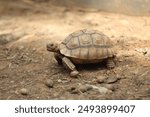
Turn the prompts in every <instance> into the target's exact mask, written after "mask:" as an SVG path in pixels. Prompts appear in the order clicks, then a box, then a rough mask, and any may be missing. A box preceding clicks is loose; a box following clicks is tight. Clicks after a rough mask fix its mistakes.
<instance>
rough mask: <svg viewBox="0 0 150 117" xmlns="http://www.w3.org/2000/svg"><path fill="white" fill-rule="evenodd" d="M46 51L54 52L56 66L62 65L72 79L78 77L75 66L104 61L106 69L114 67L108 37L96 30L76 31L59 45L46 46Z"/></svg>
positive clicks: (113, 53)
mask: <svg viewBox="0 0 150 117" xmlns="http://www.w3.org/2000/svg"><path fill="white" fill-rule="evenodd" d="M47 50H48V51H50V52H54V57H55V59H56V60H57V62H58V64H63V65H64V66H65V67H66V68H67V69H68V70H70V76H72V77H77V76H78V75H79V72H78V71H77V69H76V66H75V64H88V63H99V62H102V61H103V60H106V66H107V68H108V69H112V68H114V67H115V62H114V58H115V51H114V50H113V44H112V42H111V40H110V39H109V37H107V36H106V35H105V34H103V33H102V32H100V31H97V30H90V29H82V30H78V31H76V32H73V33H71V34H70V35H69V36H67V37H66V38H65V39H64V40H63V41H62V42H61V43H60V44H57V43H49V44H47Z"/></svg>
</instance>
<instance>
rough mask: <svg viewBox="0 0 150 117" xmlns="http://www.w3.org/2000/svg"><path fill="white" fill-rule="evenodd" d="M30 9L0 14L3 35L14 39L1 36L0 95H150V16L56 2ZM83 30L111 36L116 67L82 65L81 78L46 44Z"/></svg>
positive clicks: (104, 97)
mask: <svg viewBox="0 0 150 117" xmlns="http://www.w3.org/2000/svg"><path fill="white" fill-rule="evenodd" d="M29 11H30V12H29ZM29 11H28V10H27V11H25V15H19V14H21V13H22V10H20V11H17V13H16V14H15V11H14V12H13V14H12V15H9V13H8V14H7V12H5V14H3V15H2V17H1V18H0V32H1V35H3V34H5V37H7V36H8V37H9V38H10V37H13V38H12V40H13V41H12V40H11V39H7V38H4V36H3V39H1V36H0V99H150V48H149V45H150V40H149V39H150V33H149V30H150V22H149V21H150V17H134V16H125V15H121V14H112V13H105V12H100V11H92V12H88V11H84V10H71V9H68V8H65V7H55V6H51V8H49V12H45V13H43V12H35V11H33V12H32V10H31V9H29ZM83 28H89V29H97V30H100V31H102V32H103V33H105V34H106V35H108V36H109V37H110V38H111V39H112V41H113V42H114V44H115V48H116V51H117V63H116V67H115V68H114V69H112V70H107V69H106V68H105V67H104V66H103V64H97V65H96V66H95V65H85V66H78V70H79V72H80V74H81V77H80V78H76V79H75V78H71V77H70V75H69V73H68V71H67V70H66V69H65V68H64V67H63V66H60V65H58V64H57V62H56V60H55V59H54V57H53V53H50V52H47V50H46V44H47V43H48V42H58V43H60V42H61V41H62V40H63V39H64V38H65V37H66V36H67V35H69V34H70V33H72V32H74V31H76V30H79V29H83ZM7 34H9V35H11V36H9V35H7ZM14 34H21V35H19V37H17V38H14V37H15V36H12V35H14ZM22 34H23V35H22ZM5 39H6V40H5ZM48 81H49V84H47V83H46V82H48ZM50 81H51V82H50ZM22 89H25V90H26V92H25V95H24V94H22V93H21V90H22Z"/></svg>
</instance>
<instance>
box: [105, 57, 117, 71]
mask: <svg viewBox="0 0 150 117" xmlns="http://www.w3.org/2000/svg"><path fill="white" fill-rule="evenodd" d="M106 67H107V68H108V69H113V68H114V67H115V62H114V58H108V59H107V61H106Z"/></svg>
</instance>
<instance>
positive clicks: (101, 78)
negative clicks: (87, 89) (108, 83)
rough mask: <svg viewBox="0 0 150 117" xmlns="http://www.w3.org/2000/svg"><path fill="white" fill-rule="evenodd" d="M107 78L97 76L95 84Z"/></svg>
mask: <svg viewBox="0 0 150 117" xmlns="http://www.w3.org/2000/svg"><path fill="white" fill-rule="evenodd" d="M106 79H107V78H106V77H105V76H97V77H96V82H97V83H103V82H104V81H105V80H106Z"/></svg>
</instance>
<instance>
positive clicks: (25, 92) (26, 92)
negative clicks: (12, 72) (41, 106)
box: [20, 88, 29, 95]
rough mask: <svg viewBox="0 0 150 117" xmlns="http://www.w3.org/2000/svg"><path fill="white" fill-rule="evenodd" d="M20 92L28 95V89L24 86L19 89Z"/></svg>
mask: <svg viewBox="0 0 150 117" xmlns="http://www.w3.org/2000/svg"><path fill="white" fill-rule="evenodd" d="M20 93H21V94H22V95H28V93H29V92H28V90H27V89H26V88H22V89H21V90H20Z"/></svg>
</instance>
